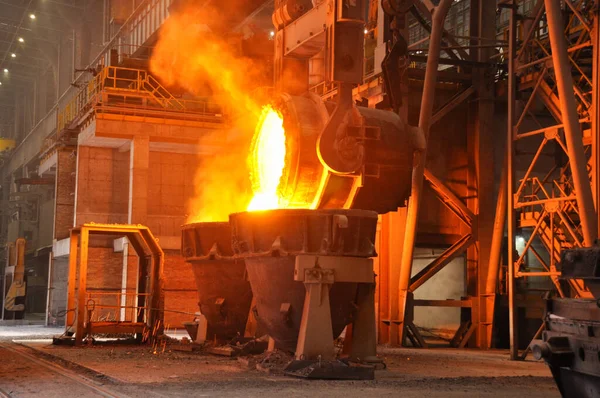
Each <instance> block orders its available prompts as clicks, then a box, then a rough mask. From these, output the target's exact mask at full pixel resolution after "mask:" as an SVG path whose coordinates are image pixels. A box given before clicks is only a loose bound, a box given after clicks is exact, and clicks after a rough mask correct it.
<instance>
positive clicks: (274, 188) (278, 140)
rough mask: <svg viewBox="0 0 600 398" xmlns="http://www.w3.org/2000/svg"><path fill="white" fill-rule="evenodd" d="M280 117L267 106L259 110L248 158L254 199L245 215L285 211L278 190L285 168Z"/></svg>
mask: <svg viewBox="0 0 600 398" xmlns="http://www.w3.org/2000/svg"><path fill="white" fill-rule="evenodd" d="M285 155H286V146H285V129H284V128H283V116H282V115H281V113H279V112H278V111H277V110H275V109H273V107H271V106H270V105H266V106H264V107H263V109H262V114H261V116H260V120H259V122H258V124H257V125H256V131H255V133H254V138H253V141H252V148H251V149H250V154H249V157H248V163H249V165H250V179H251V181H252V191H253V192H254V196H253V197H252V200H251V201H250V204H249V205H248V211H256V210H271V209H277V208H280V207H285V206H284V203H283V200H282V197H281V192H280V189H279V186H280V181H281V177H282V175H283V171H284V168H285Z"/></svg>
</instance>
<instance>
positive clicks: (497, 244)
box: [485, 158, 508, 294]
mask: <svg viewBox="0 0 600 398" xmlns="http://www.w3.org/2000/svg"><path fill="white" fill-rule="evenodd" d="M506 185H507V184H506V158H505V159H504V166H503V168H502V177H501V178H500V188H499V190H498V201H497V202H496V217H495V219H494V232H493V234H492V247H491V248H490V260H489V263H488V274H487V279H486V284H485V294H495V293H496V284H497V283H498V271H499V269H500V255H501V253H502V238H503V237H504V226H505V224H506V200H507V196H508V195H507V189H506Z"/></svg>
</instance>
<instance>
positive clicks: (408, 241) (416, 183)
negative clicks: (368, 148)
mask: <svg viewBox="0 0 600 398" xmlns="http://www.w3.org/2000/svg"><path fill="white" fill-rule="evenodd" d="M452 2H453V0H441V1H440V3H439V5H438V6H437V7H436V8H435V11H434V12H433V17H432V27H431V37H430V40H429V51H428V54H429V57H428V59H427V69H426V71H425V82H424V85H423V96H422V100H421V113H420V115H419V129H420V130H421V132H422V134H423V135H424V138H425V142H427V139H428V137H429V129H430V126H431V117H432V114H433V99H434V96H435V86H436V81H437V73H438V67H439V59H440V50H441V44H442V34H443V31H444V20H445V19H446V15H447V14H448V10H449V9H450V6H451V5H452ZM426 159H427V149H425V150H423V151H421V152H415V162H416V165H415V167H414V168H413V173H412V182H411V197H410V199H409V201H408V209H407V214H406V227H405V234H404V244H403V251H402V259H401V264H402V265H401V269H400V280H399V296H400V297H399V300H400V304H399V314H398V315H399V317H398V319H399V320H400V321H401V322H402V324H401V325H402V326H401V330H400V333H401V334H402V336H403V335H404V332H403V330H404V314H405V311H406V301H407V296H408V293H409V286H410V276H411V272H412V263H413V255H414V248H415V242H416V238H417V223H418V218H419V207H420V201H421V196H422V195H423V173H424V171H425V162H426ZM401 341H402V339H401Z"/></svg>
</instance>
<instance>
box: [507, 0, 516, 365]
mask: <svg viewBox="0 0 600 398" xmlns="http://www.w3.org/2000/svg"><path fill="white" fill-rule="evenodd" d="M509 7H510V8H509V10H510V17H509V39H508V77H507V78H508V99H507V102H508V104H507V106H508V112H507V126H508V128H507V145H506V159H507V169H506V176H507V180H506V189H507V192H508V201H507V212H508V254H507V257H508V259H507V262H508V281H507V282H508V330H509V332H508V333H509V340H510V359H512V360H516V359H517V358H518V354H519V352H518V351H519V347H518V339H517V336H516V331H517V325H516V312H517V309H516V308H515V277H514V266H513V265H514V262H515V259H514V250H515V212H514V196H513V192H514V191H515V189H514V188H515V174H514V154H515V150H514V144H515V143H514V138H515V134H516V131H515V130H514V126H515V119H516V117H515V100H516V90H515V88H516V77H515V62H516V59H515V51H516V44H517V38H516V33H517V18H516V7H517V3H516V1H515V0H512V1H511V2H510V3H509Z"/></svg>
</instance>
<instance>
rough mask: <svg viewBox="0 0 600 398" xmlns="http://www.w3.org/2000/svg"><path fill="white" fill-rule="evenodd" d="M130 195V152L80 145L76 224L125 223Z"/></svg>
mask: <svg viewBox="0 0 600 398" xmlns="http://www.w3.org/2000/svg"><path fill="white" fill-rule="evenodd" d="M128 198H129V152H119V151H118V150H116V149H113V148H98V147H87V146H79V149H78V154H77V200H76V201H77V203H76V211H77V218H76V222H75V224H77V225H80V224H84V223H88V222H95V223H125V222H127V211H128V210H127V205H128V202H127V201H128Z"/></svg>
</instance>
